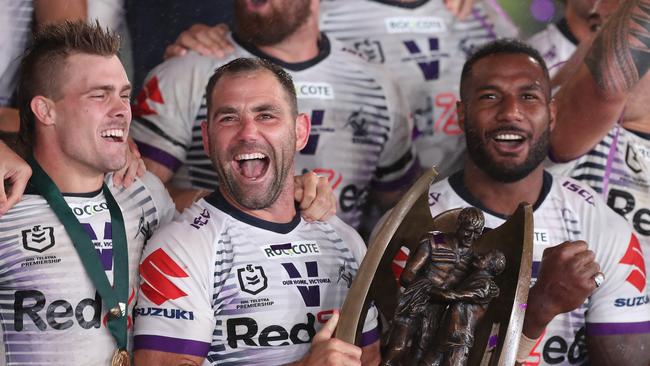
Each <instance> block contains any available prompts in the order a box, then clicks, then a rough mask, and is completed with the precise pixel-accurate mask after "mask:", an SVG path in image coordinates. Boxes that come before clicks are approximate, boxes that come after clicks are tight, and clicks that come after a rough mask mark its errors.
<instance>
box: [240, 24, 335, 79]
mask: <svg viewBox="0 0 650 366" xmlns="http://www.w3.org/2000/svg"><path fill="white" fill-rule="evenodd" d="M232 39H233V41H235V43H237V44H238V45H239V46H240V47H241V48H243V49H245V50H246V51H248V52H250V53H251V54H253V55H255V56H257V57H259V58H262V59H265V60H268V61H271V62H272V63H274V64H276V65H279V66H281V67H282V68H284V69H287V70H291V71H302V70H305V69H308V68H310V67H312V66H314V65H316V64H317V63H319V62H321V61H323V60H324V59H325V58H326V57H327V56H329V54H330V53H331V51H332V46H331V44H330V40H329V38H327V36H326V35H325V33H323V32H321V34H320V39H319V40H318V54H317V55H316V57H314V58H312V59H311V60H307V61H303V62H295V63H291V62H285V61H282V60H280V59H278V58H275V57H273V56H269V55H267V54H266V53H264V52H262V50H260V49H259V48H257V46H255V45H254V44H252V43H250V42H246V41H244V40H243V39H241V38H240V37H239V36H238V35H237V34H235V32H233V33H232Z"/></svg>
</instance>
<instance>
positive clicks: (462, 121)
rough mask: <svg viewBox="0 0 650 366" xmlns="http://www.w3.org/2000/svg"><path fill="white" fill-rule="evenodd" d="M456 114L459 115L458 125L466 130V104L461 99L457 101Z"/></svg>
mask: <svg viewBox="0 0 650 366" xmlns="http://www.w3.org/2000/svg"><path fill="white" fill-rule="evenodd" d="M456 115H458V127H460V129H461V130H462V131H463V132H465V105H464V104H463V102H462V101H460V100H459V101H458V102H456Z"/></svg>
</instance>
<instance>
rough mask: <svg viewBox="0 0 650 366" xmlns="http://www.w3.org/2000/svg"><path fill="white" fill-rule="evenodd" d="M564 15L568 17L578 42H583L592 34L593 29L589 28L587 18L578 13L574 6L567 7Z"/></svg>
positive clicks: (570, 27) (567, 19)
mask: <svg viewBox="0 0 650 366" xmlns="http://www.w3.org/2000/svg"><path fill="white" fill-rule="evenodd" d="M564 17H565V18H566V21H567V24H568V25H569V29H570V30H571V33H573V35H574V36H575V37H576V39H577V40H578V42H582V41H584V40H585V39H587V38H589V37H590V36H591V34H592V32H591V29H589V23H588V22H587V19H585V18H584V17H582V16H580V15H579V14H577V12H576V10H575V9H573V7H571V6H567V7H566V10H565V13H564Z"/></svg>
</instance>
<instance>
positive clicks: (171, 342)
mask: <svg viewBox="0 0 650 366" xmlns="http://www.w3.org/2000/svg"><path fill="white" fill-rule="evenodd" d="M133 349H134V350H138V349H148V350H154V351H162V352H171V353H179V354H183V355H192V356H197V357H205V356H207V354H208V351H209V350H210V343H206V342H199V341H191V340H188V339H178V338H171V337H163V336H153V335H139V336H135V337H134V338H133Z"/></svg>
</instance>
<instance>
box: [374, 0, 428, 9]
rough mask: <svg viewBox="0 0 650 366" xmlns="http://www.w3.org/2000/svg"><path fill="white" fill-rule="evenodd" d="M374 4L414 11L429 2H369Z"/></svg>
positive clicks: (391, 0)
mask: <svg viewBox="0 0 650 366" xmlns="http://www.w3.org/2000/svg"><path fill="white" fill-rule="evenodd" d="M371 1H374V2H376V3H381V4H385V5H389V6H396V7H398V8H406V9H415V8H419V7H420V6H422V5H424V4H426V3H428V2H429V0H417V1H413V2H411V3H402V2H400V1H398V0H371Z"/></svg>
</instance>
